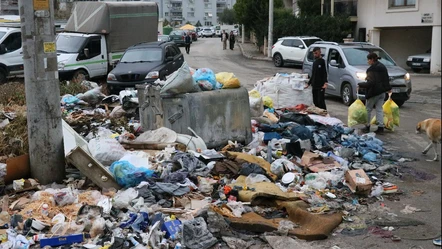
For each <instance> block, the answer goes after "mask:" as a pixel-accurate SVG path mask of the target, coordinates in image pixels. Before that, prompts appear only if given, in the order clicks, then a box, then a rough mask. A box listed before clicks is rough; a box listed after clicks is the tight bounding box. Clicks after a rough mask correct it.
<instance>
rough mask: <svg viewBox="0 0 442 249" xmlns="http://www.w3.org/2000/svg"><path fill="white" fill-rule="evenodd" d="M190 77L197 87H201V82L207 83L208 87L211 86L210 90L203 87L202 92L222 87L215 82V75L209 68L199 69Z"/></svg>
mask: <svg viewBox="0 0 442 249" xmlns="http://www.w3.org/2000/svg"><path fill="white" fill-rule="evenodd" d="M192 77H193V79H194V80H195V81H196V83H198V85H200V86H201V84H200V83H203V82H209V83H210V85H212V87H211V89H210V87H204V89H203V90H215V89H221V88H222V87H223V85H222V84H220V83H218V82H217V81H216V76H215V73H214V72H213V71H212V70H211V69H209V68H200V69H198V70H196V72H195V73H194V74H193V76H192Z"/></svg>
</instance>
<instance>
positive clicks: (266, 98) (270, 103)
mask: <svg viewBox="0 0 442 249" xmlns="http://www.w3.org/2000/svg"><path fill="white" fill-rule="evenodd" d="M262 100H263V102H264V103H263V104H264V106H265V107H268V108H273V100H272V98H270V97H269V96H264V97H263V98H262Z"/></svg>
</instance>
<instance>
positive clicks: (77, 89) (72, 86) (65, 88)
mask: <svg viewBox="0 0 442 249" xmlns="http://www.w3.org/2000/svg"><path fill="white" fill-rule="evenodd" d="M86 91H87V88H86V87H85V86H83V85H81V84H80V83H73V82H69V83H68V82H66V81H63V82H61V83H60V96H63V95H65V94H71V95H74V96H75V95H77V94H79V93H84V92H86Z"/></svg>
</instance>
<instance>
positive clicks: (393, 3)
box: [389, 0, 416, 8]
mask: <svg viewBox="0 0 442 249" xmlns="http://www.w3.org/2000/svg"><path fill="white" fill-rule="evenodd" d="M389 7H390V8H398V7H399V8H404V7H405V8H409V7H411V8H413V7H416V0H389Z"/></svg>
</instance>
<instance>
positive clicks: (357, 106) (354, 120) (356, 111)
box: [347, 99, 368, 127]
mask: <svg viewBox="0 0 442 249" xmlns="http://www.w3.org/2000/svg"><path fill="white" fill-rule="evenodd" d="M367 123H368V113H367V109H366V108H365V105H364V103H363V102H362V101H361V100H360V99H357V100H355V101H354V102H353V104H351V105H350V106H349V107H348V124H347V125H348V126H349V127H352V126H354V125H357V124H367Z"/></svg>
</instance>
